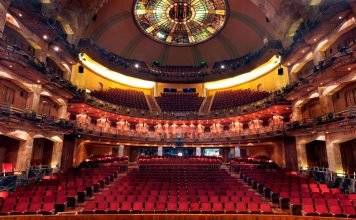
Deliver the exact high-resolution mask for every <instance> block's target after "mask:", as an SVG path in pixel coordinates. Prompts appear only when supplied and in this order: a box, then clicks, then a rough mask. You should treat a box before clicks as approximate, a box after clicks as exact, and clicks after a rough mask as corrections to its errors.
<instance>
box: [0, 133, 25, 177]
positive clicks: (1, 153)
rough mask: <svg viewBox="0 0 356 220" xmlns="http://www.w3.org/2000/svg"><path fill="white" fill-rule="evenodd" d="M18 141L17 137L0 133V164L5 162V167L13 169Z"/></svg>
mask: <svg viewBox="0 0 356 220" xmlns="http://www.w3.org/2000/svg"><path fill="white" fill-rule="evenodd" d="M20 142H21V141H20V140H19V139H16V138H13V137H10V136H7V135H3V134H0V165H2V164H7V165H6V166H7V169H11V170H13V168H14V167H15V166H16V163H17V159H18V151H19V148H20ZM2 167H3V166H2ZM10 167H11V168H10ZM1 169H2V168H1Z"/></svg>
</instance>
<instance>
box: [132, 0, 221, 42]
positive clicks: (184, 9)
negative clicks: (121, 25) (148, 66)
mask: <svg viewBox="0 0 356 220" xmlns="http://www.w3.org/2000/svg"><path fill="white" fill-rule="evenodd" d="M134 17H135V21H136V23H137V25H138V27H139V28H140V30H141V31H142V32H144V33H145V34H146V35H147V36H148V37H150V38H151V39H153V40H155V41H158V42H160V43H164V44H168V45H173V46H191V45H194V44H199V43H202V42H205V41H207V40H209V39H211V38H212V37H214V36H215V35H216V34H217V33H219V31H221V30H222V29H223V28H224V25H225V23H226V20H227V17H228V3H227V0H137V1H136V2H135V5H134Z"/></svg>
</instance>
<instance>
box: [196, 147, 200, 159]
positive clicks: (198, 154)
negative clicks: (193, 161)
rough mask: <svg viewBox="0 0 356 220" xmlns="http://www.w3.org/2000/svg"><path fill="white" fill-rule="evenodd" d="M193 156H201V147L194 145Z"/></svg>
mask: <svg viewBox="0 0 356 220" xmlns="http://www.w3.org/2000/svg"><path fill="white" fill-rule="evenodd" d="M195 156H197V157H201V147H196V148H195Z"/></svg>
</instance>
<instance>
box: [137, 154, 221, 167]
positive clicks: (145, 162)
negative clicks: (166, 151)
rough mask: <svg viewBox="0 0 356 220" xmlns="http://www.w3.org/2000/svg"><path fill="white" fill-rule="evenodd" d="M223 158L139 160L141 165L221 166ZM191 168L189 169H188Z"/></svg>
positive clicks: (146, 158) (148, 157) (156, 158)
mask: <svg viewBox="0 0 356 220" xmlns="http://www.w3.org/2000/svg"><path fill="white" fill-rule="evenodd" d="M222 161H223V159H222V158H221V157H160V156H141V157H139V158H138V159H137V163H138V164H139V165H149V164H155V165H169V166H173V165H200V164H202V165H214V164H217V165H221V164H222ZM187 168H189V167H187ZM164 169H166V168H164Z"/></svg>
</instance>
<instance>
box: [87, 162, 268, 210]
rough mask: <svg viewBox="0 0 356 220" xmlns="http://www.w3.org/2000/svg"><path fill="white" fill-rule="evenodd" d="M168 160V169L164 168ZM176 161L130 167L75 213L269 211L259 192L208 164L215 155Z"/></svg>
mask: <svg viewBox="0 0 356 220" xmlns="http://www.w3.org/2000/svg"><path fill="white" fill-rule="evenodd" d="M147 160H149V159H147ZM153 160H154V162H153V163H152V164H157V160H156V159H153ZM170 160H171V161H172V165H171V166H172V167H174V168H172V167H171V168H169V166H168V161H170ZM182 160H183V159H182ZM197 160H198V159H197V158H195V159H192V160H189V159H188V161H189V162H191V161H193V162H195V161H197ZM202 160H204V159H202ZM177 161H179V159H176V158H173V159H166V158H165V159H163V163H162V164H164V165H166V166H155V165H152V166H148V165H147V166H145V168H144V169H142V167H141V166H140V168H139V169H135V170H132V171H130V172H129V173H128V175H127V176H124V177H122V178H121V179H119V180H118V181H116V182H114V183H113V184H112V185H110V186H109V187H108V188H107V189H105V190H104V191H103V192H102V193H101V194H100V195H97V196H95V198H94V199H93V200H90V201H88V202H87V203H86V204H85V205H84V208H83V210H82V212H81V213H82V214H94V213H95V214H105V213H110V214H114V213H185V214H190V213H193V214H194V213H210V214H213V213H273V211H272V209H271V206H270V205H269V203H267V202H264V201H263V200H262V197H261V196H260V195H258V194H256V193H255V192H254V191H252V190H251V189H250V188H249V187H247V186H246V185H244V184H243V183H241V182H240V181H239V180H238V179H237V178H235V177H232V176H231V175H230V174H228V173H227V172H226V171H225V170H222V169H219V168H217V167H211V166H210V165H211V164H217V162H218V163H221V162H220V160H216V161H210V162H207V161H205V162H204V163H205V164H206V165H205V166H202V165H201V164H200V165H199V164H198V165H196V164H194V163H192V164H189V165H188V164H187V162H177ZM142 162H143V160H141V163H142ZM146 162H147V164H151V163H150V162H148V161H144V162H143V163H146Z"/></svg>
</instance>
